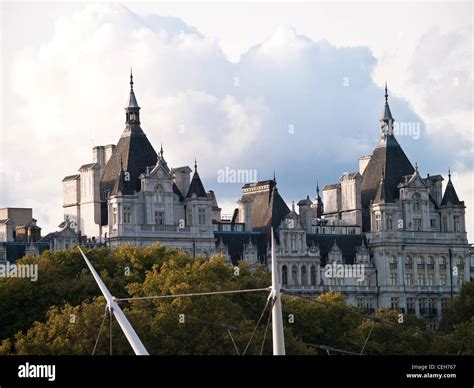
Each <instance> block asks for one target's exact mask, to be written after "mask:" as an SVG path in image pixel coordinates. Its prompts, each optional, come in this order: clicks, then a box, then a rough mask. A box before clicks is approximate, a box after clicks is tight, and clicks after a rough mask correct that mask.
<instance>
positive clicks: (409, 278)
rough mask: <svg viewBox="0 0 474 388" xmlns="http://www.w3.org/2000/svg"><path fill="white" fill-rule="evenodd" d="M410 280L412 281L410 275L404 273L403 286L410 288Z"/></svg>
mask: <svg viewBox="0 0 474 388" xmlns="http://www.w3.org/2000/svg"><path fill="white" fill-rule="evenodd" d="M412 279H413V277H412V275H411V273H406V274H405V285H407V286H411V285H412Z"/></svg>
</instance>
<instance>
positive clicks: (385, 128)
mask: <svg viewBox="0 0 474 388" xmlns="http://www.w3.org/2000/svg"><path fill="white" fill-rule="evenodd" d="M394 121H395V120H394V118H393V116H392V112H391V111H390V106H389V105H388V89H387V82H385V105H384V110H383V113H382V117H381V118H380V126H381V129H382V135H393V122H394Z"/></svg>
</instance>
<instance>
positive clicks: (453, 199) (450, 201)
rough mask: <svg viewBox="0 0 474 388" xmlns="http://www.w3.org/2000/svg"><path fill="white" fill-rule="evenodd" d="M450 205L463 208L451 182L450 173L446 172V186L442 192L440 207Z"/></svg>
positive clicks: (462, 202)
mask: <svg viewBox="0 0 474 388" xmlns="http://www.w3.org/2000/svg"><path fill="white" fill-rule="evenodd" d="M450 205H454V206H464V201H460V200H459V197H458V195H457V193H456V190H455V189H454V185H453V182H452V181H451V171H449V172H448V183H447V184H446V190H445V191H444V195H443V200H442V201H441V206H450Z"/></svg>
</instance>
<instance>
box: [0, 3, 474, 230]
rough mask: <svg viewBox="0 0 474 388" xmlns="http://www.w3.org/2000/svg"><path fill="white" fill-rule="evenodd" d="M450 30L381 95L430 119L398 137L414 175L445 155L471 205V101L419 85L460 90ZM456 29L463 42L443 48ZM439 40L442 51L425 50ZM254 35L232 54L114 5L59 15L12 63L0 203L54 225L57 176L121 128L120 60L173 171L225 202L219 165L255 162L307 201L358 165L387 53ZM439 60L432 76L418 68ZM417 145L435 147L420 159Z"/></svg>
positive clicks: (145, 123)
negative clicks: (188, 170) (201, 181)
mask: <svg viewBox="0 0 474 388" xmlns="http://www.w3.org/2000/svg"><path fill="white" fill-rule="evenodd" d="M453 34H454V35H452V36H451V35H449V36H448V37H446V38H444V35H439V34H437V33H429V34H426V35H423V36H422V37H421V38H420V42H419V44H418V47H419V49H417V50H416V52H413V53H412V54H411V55H412V58H413V60H412V61H411V62H410V61H409V62H410V63H409V64H408V65H407V64H406V63H407V61H406V60H405V62H403V63H404V66H405V67H403V66H400V68H401V69H404V70H407V72H404V73H405V74H406V75H405V76H403V77H399V78H396V77H394V78H395V79H396V81H395V82H394V87H393V89H394V90H396V91H397V95H396V96H395V95H394V96H391V97H390V102H391V107H392V112H393V114H394V115H395V117H396V119H398V120H401V121H417V122H421V123H422V124H424V122H425V121H426V123H427V124H428V125H429V129H430V132H429V134H430V136H427V133H425V132H424V136H422V137H421V138H420V140H417V141H415V140H413V139H411V138H401V139H400V142H401V143H402V145H403V146H404V147H405V149H406V152H407V154H408V156H409V157H411V160H412V161H413V163H414V162H415V161H416V160H418V161H420V160H421V161H422V162H423V163H422V164H421V166H422V169H424V170H426V171H427V172H430V173H432V174H435V173H443V171H444V170H442V171H439V170H436V169H444V168H447V166H445V165H447V164H448V162H450V163H453V166H454V162H453V161H454V160H456V159H457V161H458V164H457V167H458V169H459V174H460V175H459V176H466V178H464V179H463V180H461V179H459V180H460V186H462V188H460V189H459V192H460V196H461V197H462V198H461V199H463V200H465V201H466V202H467V205H468V209H469V206H470V204H473V206H471V207H473V208H474V194H473V192H472V186H471V189H470V188H469V179H468V177H469V173H471V177H472V164H470V163H469V160H470V159H469V158H471V160H472V142H471V140H470V139H468V138H467V137H463V134H464V133H465V131H466V128H467V126H466V124H465V123H466V121H469V120H467V119H468V118H469V117H472V116H471V115H472V105H469V104H467V103H466V97H467V95H466V94H465V91H463V92H462V93H461V95H459V94H457V93H458V92H457V91H460V90H461V89H455V90H451V89H450V90H449V91H447V90H446V88H447V86H446V85H444V86H443V85H441V86H440V85H438V86H437V88H428V87H427V83H429V82H431V79H439V77H440V76H444V77H448V75H447V74H458V75H459V76H460V77H461V79H465V80H467V81H466V82H468V83H467V84H463V85H462V87H463V88H469V87H470V88H471V89H472V79H471V78H469V77H471V75H470V73H469V71H466V66H467V65H468V63H469V61H468V60H467V59H466V60H463V61H458V62H456V58H457V57H459V55H462V54H463V53H465V52H466V50H467V49H466V47H467V46H466V44H467V43H466V42H467V41H468V39H467V40H466V35H465V34H464V32H459V33H458V32H456V33H453ZM456 34H457V35H456ZM455 37H458V39H459V40H461V41H462V42H461V43H459V44H456V45H455V44H452V40H453V39H454V40H456V38H455ZM407 39H408V38H407ZM437 39H440V40H442V41H443V44H442V45H441V49H442V50H441V49H440V50H441V53H439V52H437V51H436V50H434V49H433V48H436V45H434V44H433V41H436V40H437ZM255 43H256V44H255V45H254V46H252V47H251V48H250V49H249V50H248V51H247V52H245V53H244V54H243V55H242V56H241V58H240V61H238V62H230V61H229V60H228V59H227V57H226V55H225V54H224V52H223V50H222V49H221V47H220V46H219V43H218V41H217V40H216V39H214V38H209V37H207V36H205V35H204V34H201V33H200V32H199V31H198V30H197V29H196V28H194V27H190V26H188V25H186V24H185V23H184V22H183V21H182V20H180V19H178V18H174V17H163V16H158V15H153V14H150V15H146V14H140V15H139V14H136V13H134V12H132V11H131V10H129V9H128V8H126V7H123V6H119V5H114V4H102V5H96V4H90V5H88V6H87V7H85V8H84V9H82V10H80V11H78V12H74V14H73V15H72V16H64V17H61V18H59V19H58V20H57V22H56V24H55V29H54V31H53V34H52V36H51V37H50V38H48V39H47V40H45V41H44V42H43V44H42V45H41V46H40V47H37V48H25V49H23V50H22V51H21V52H19V53H15V55H14V56H13V58H12V60H13V65H12V66H11V74H10V79H9V81H10V82H9V85H11V88H12V91H13V92H14V93H15V96H16V98H17V99H18V101H19V102H20V103H18V104H15V105H14V106H10V105H8V106H7V108H8V109H9V113H11V116H9V117H8V119H5V117H3V118H2V119H3V123H6V124H7V126H8V128H9V130H8V131H4V133H3V137H4V143H3V144H4V146H3V149H2V151H3V154H4V155H3V161H2V162H3V165H2V166H1V167H0V168H1V170H0V173H1V174H0V177H2V179H3V182H2V187H7V189H6V190H2V191H3V196H4V197H3V200H2V202H5V203H6V204H7V205H16V206H31V207H33V208H34V211H35V217H36V218H38V220H39V224H40V225H42V226H43V227H45V229H46V230H48V231H49V230H51V229H54V228H55V227H56V225H57V223H58V222H59V221H60V220H61V218H62V209H61V205H62V187H61V179H62V178H63V176H65V175H69V174H72V173H75V172H76V171H77V168H78V167H79V166H80V165H81V164H84V163H87V162H90V161H91V147H92V146H93V145H97V144H109V143H115V142H116V141H117V140H118V138H119V136H120V134H121V131H122V130H123V127H124V111H123V107H124V106H125V101H126V98H127V95H128V88H129V86H128V72H129V69H130V66H133V69H134V76H135V77H134V79H135V91H136V95H137V99H138V102H139V104H140V105H141V107H142V110H141V121H142V127H143V129H144V130H145V132H146V133H147V135H148V137H149V138H150V140H151V142H152V144H153V145H154V146H155V148H158V147H159V144H160V142H163V144H164V149H165V157H166V158H167V160H168V163H169V164H170V165H171V166H177V165H183V164H192V163H193V161H194V157H195V156H196V157H197V159H198V164H199V171H200V174H201V176H203V177H204V178H205V183H206V188H207V189H214V190H215V191H216V195H217V199H218V200H219V201H220V202H222V203H223V204H229V203H232V202H233V200H234V199H237V197H238V195H239V191H240V187H239V186H240V185H239V184H218V183H217V181H216V173H217V170H218V169H221V168H225V167H226V166H228V167H230V168H236V169H241V168H246V169H257V171H258V177H259V178H260V179H266V178H267V179H268V178H269V177H271V176H272V175H273V170H276V173H277V179H278V182H279V185H280V191H281V192H282V193H283V195H284V196H285V199H286V200H287V201H288V202H290V201H291V200H298V199H301V198H303V197H305V196H306V195H307V194H309V195H311V196H313V195H314V186H315V184H316V179H319V182H320V183H321V184H323V183H330V182H331V181H333V180H336V179H337V177H339V175H341V173H342V172H344V171H349V170H357V158H358V157H359V156H360V155H364V154H368V153H370V152H371V151H372V148H373V146H374V145H375V144H376V142H377V140H378V133H379V132H378V131H379V125H378V118H379V116H380V113H381V111H382V106H383V92H382V89H381V88H380V86H377V84H375V83H374V81H373V75H374V74H376V77H377V79H379V77H380V72H381V71H383V69H384V68H385V69H389V68H390V67H386V66H385V65H386V63H388V62H389V61H386V60H383V61H382V63H378V62H377V59H376V58H375V56H374V54H373V53H372V51H371V50H370V49H369V48H367V47H363V46H360V47H335V46H334V45H332V44H331V43H330V42H328V41H326V40H318V41H313V40H311V39H309V38H308V37H306V36H304V35H301V34H298V33H297V30H296V29H295V28H293V27H290V26H285V25H281V26H278V27H276V29H275V31H274V32H273V33H272V34H271V35H270V36H269V37H268V38H267V39H266V40H264V41H263V42H260V43H259V42H255ZM389 57H390V58H397V56H396V53H392V55H390V56H389ZM401 61H402V60H401V59H400V58H399V61H398V62H396V61H395V65H393V66H398V65H400V64H401ZM437 62H440V63H441V64H442V66H441V67H440V70H439V72H438V73H436V72H431V71H427V72H426V73H423V71H422V70H423V68H426V67H429V64H430V63H437ZM408 70H409V71H408ZM423 77H424V78H423ZM462 77H465V78H462ZM347 82H348V84H347V86H345V83H347ZM469 82H470V84H469ZM236 83H237V84H238V85H237V84H236ZM409 84H410V85H411V86H410V87H409V89H408V87H407V89H406V90H407V93H405V85H409ZM378 85H380V82H378ZM440 88H441V89H440ZM423 93H425V94H423ZM405 95H407V96H409V103H410V104H408V103H407V102H406V101H405V100H404V99H403V98H405ZM443 101H445V102H443ZM446 101H447V102H446ZM446 104H447V105H446ZM433 106H435V107H437V108H436V109H435V110H436V112H433V110H430V107H433ZM444 106H446V109H442V108H443V107H444ZM438 108H439V109H438ZM6 120H7V121H8V122H6ZM441 123H443V124H441ZM445 124H446V125H445ZM4 127H6V125H4ZM180 128H184V133H180ZM290 128H292V129H294V133H290V132H291V131H289V129H290ZM443 128H444V129H443ZM446 128H449V130H452V131H454V132H453V133H456V134H457V135H456V136H451V137H455V139H452V138H451V139H450V140H449V141H451V142H452V144H457V145H459V149H458V150H454V149H453V150H451V149H443V146H444V144H445V143H444V142H445V138H448V139H449V138H450V135H449V133H448V132H446ZM432 133H436V134H438V135H439V136H440V138H439V139H438V140H437V139H436V138H435V137H434V136H431V134H432ZM458 135H459V136H458ZM466 139H467V140H466ZM428 145H429V146H430V147H434V148H435V151H436V152H438V151H439V152H441V150H442V151H443V153H442V155H441V156H440V155H439V154H436V153H435V152H432V153H430V154H428V153H427V152H426V149H427V146H428ZM436 147H438V148H436ZM19 150H21V153H20V152H19ZM18 155H21V157H18ZM443 163H444V164H443ZM433 169H435V170H433ZM462 174H464V175H462ZM4 177H6V178H4ZM461 181H462V182H464V183H462V182H461ZM7 183H8V184H7ZM455 184H457V183H456V182H455ZM461 192H462V195H461ZM464 195H466V197H463V196H464ZM226 206H228V205H226ZM225 210H226V211H227V212H228V211H229V210H230V209H225Z"/></svg>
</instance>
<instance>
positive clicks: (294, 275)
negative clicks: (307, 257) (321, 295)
mask: <svg viewBox="0 0 474 388" xmlns="http://www.w3.org/2000/svg"><path fill="white" fill-rule="evenodd" d="M289 275H291V281H292V284H293V285H300V286H307V285H312V286H315V285H316V284H317V274H316V266H314V265H312V266H311V267H310V270H309V275H310V278H309V280H308V269H307V267H306V266H305V265H303V266H301V276H300V278H299V279H298V268H297V266H296V265H293V266H292V267H291V274H289V273H288V267H287V266H286V265H284V266H282V267H281V278H282V284H283V285H284V286H286V285H288V280H289V277H288V276H289ZM308 282H309V284H308Z"/></svg>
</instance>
